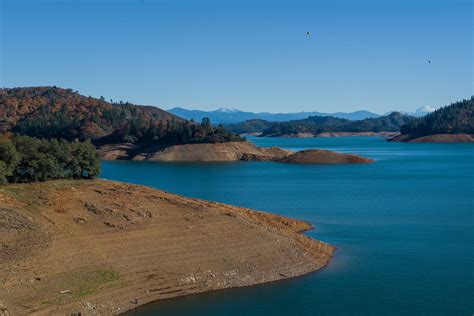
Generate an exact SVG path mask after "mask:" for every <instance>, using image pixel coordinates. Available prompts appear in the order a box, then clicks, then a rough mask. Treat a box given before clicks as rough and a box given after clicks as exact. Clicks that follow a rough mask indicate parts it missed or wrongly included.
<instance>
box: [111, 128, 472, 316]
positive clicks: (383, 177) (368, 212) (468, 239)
mask: <svg viewBox="0 0 474 316" xmlns="http://www.w3.org/2000/svg"><path fill="white" fill-rule="evenodd" d="M250 139H251V140H252V141H253V142H255V143H256V144H258V145H260V146H281V147H285V148H288V149H294V150H300V149H305V148H326V149H331V150H335V151H340V152H348V153H357V154H361V155H365V156H368V157H370V158H373V159H375V160H376V161H377V162H376V163H373V164H368V165H290V164H278V163H271V162H236V163H218V164H205V163H157V162H130V161H115V162H103V165H102V167H103V173H102V177H103V178H107V179H114V180H120V181H126V182H131V183H138V184H143V185H148V186H152V187H156V188H160V189H164V190H166V191H170V192H174V193H179V194H184V195H187V196H192V197H198V198H203V199H209V200H215V201H220V202H225V203H230V204H235V205H239V206H245V207H250V208H255V209H261V210H265V211H270V212H274V213H278V214H282V215H287V216H290V217H294V218H298V219H303V220H307V221H309V222H311V223H313V225H315V227H316V229H315V230H313V231H310V232H308V235H310V236H312V237H314V238H317V239H320V240H323V241H326V242H328V243H331V244H333V245H335V246H337V248H338V250H337V252H336V254H335V257H334V258H333V260H332V261H331V263H330V264H329V265H328V266H327V267H326V268H324V269H323V270H321V271H319V272H317V273H312V274H309V275H306V276H303V277H300V278H295V279H291V280H285V281H281V282H276V283H271V284H266V285H259V286H254V287H248V288H240V289H229V290H224V291H217V292H212V293H204V294H199V295H191V296H187V297H182V298H176V299H171V300H167V301H162V302H156V303H153V304H150V305H147V306H144V307H142V308H139V309H137V310H136V311H133V312H132V313H130V315H211V316H212V315H216V316H217V315H349V314H351V315H354V314H365V315H368V314H369V315H380V314H384V315H386V314H390V315H400V314H406V315H412V314H417V315H418V314H421V315H472V314H473V313H474V269H473V267H474V232H473V228H474V227H473V226H474V225H473V209H474V205H473V204H474V202H473V196H474V158H473V157H474V145H472V144H406V143H389V142H386V141H384V139H382V138H376V137H341V138H307V139H282V138H250Z"/></svg>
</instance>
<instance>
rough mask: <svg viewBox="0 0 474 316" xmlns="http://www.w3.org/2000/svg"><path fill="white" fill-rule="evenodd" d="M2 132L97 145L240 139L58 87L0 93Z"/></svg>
mask: <svg viewBox="0 0 474 316" xmlns="http://www.w3.org/2000/svg"><path fill="white" fill-rule="evenodd" d="M0 131H3V132H5V131H11V132H14V133H17V134H22V135H29V136H34V137H38V138H46V139H51V138H62V139H66V140H74V139H79V140H86V139H91V140H93V141H94V142H96V143H104V142H132V143H133V142H137V141H138V142H148V141H162V142H167V143H192V142H225V141H232V140H239V139H238V137H237V138H236V136H235V135H232V134H231V133H229V132H227V131H226V130H224V129H223V128H222V127H218V128H213V127H212V126H211V124H210V122H209V120H204V124H196V123H193V122H189V121H186V120H184V119H182V118H179V117H177V116H175V115H173V114H170V113H168V112H166V111H164V110H162V109H159V108H157V107H153V106H141V105H134V104H132V103H129V102H126V103H123V102H122V101H120V102H118V103H113V102H112V100H111V102H107V101H106V100H105V98H103V97H101V98H100V99H97V98H93V97H86V96H83V95H80V94H79V93H78V92H77V91H73V90H71V89H63V88H58V87H29V88H4V89H0Z"/></svg>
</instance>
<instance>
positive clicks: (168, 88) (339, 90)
mask: <svg viewBox="0 0 474 316" xmlns="http://www.w3.org/2000/svg"><path fill="white" fill-rule="evenodd" d="M0 2H1V7H0V10H1V29H0V37H1V47H0V48H1V49H0V54H1V55H0V58H1V65H0V67H1V68H0V86H3V87H15V86H34V85H57V86H61V87H67V88H73V89H75V90H79V92H80V93H82V94H84V95H92V96H101V95H103V96H104V97H106V98H107V99H113V100H117V101H118V100H123V101H127V100H128V101H131V102H134V103H138V104H150V105H156V106H160V107H163V108H171V107H174V106H181V107H185V108H197V109H215V108H218V107H235V108H239V109H241V110H248V111H269V112H294V111H325V112H331V111H354V110H358V109H367V110H371V111H375V112H378V113H384V112H386V111H389V110H394V109H397V110H414V109H416V108H417V107H420V106H425V105H429V106H432V107H439V106H442V105H445V104H449V103H451V102H453V101H456V100H459V99H462V98H467V97H470V96H471V95H472V94H474V93H473V80H472V79H473V78H472V74H473V69H474V66H473V7H472V6H473V5H472V2H471V1H470V0H462V1H461V0H449V1H448V0H446V1H441V0H429V1H428V0H411V1H407V0H399V1H395V0H385V1H383V0H379V1H368V0H365V1H355V0H354V1H347V0H346V1H339V0H334V1H329V0H325V1H297V0H291V1H290V0H288V1H270V0H267V1H265V0H254V1H232V0H228V1H226V0H222V1H208V0H207V1H204V0H203V1H197V0H195V1H184V0H174V1H151V0H136V1H135V0H130V1H66V0H64V1H59V0H58V1H23V0H15V1H13V0H0ZM307 31H310V32H311V35H310V36H307V35H306V32H307ZM428 60H431V64H429V63H428Z"/></svg>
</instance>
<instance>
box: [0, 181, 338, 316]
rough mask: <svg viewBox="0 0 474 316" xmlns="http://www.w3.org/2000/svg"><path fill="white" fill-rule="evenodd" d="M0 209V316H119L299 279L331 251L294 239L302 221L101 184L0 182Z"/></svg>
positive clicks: (305, 227)
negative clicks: (2, 314)
mask: <svg viewBox="0 0 474 316" xmlns="http://www.w3.org/2000/svg"><path fill="white" fill-rule="evenodd" d="M0 206H1V207H0V237H2V238H0V240H2V241H4V242H5V244H8V246H9V247H8V248H4V247H3V246H5V245H3V246H2V244H1V243H0V252H1V253H2V258H1V259H0V268H1V269H2V271H4V273H3V275H2V276H0V279H1V281H2V283H1V284H2V286H0V298H1V299H0V311H2V308H3V309H5V310H6V311H8V312H9V313H10V314H12V315H15V314H25V313H38V314H58V313H60V314H65V313H67V314H71V313H78V312H81V313H82V314H83V315H87V314H93V313H98V314H122V313H124V312H126V311H129V310H131V309H134V308H137V307H139V306H143V305H146V304H150V303H153V302H155V301H158V300H162V299H167V298H171V297H178V296H184V295H189V294H197V293H203V292H209V291H215V290H220V289H226V288H235V287H244V286H252V285H258V284H263V283H268V282H274V281H278V280H282V279H287V278H292V277H297V276H302V275H305V274H308V273H311V272H315V271H318V270H319V269H321V268H322V267H324V266H325V265H326V264H328V262H329V261H330V259H331V257H332V255H333V253H334V251H335V247H333V246H331V245H329V244H326V243H324V242H321V241H318V240H315V239H312V238H310V237H308V236H306V235H304V234H302V232H304V231H307V230H310V229H313V228H314V227H313V226H312V225H311V224H309V223H307V222H303V221H299V220H294V219H291V218H287V217H283V216H279V215H274V214H270V213H265V212H260V211H254V210H251V209H246V208H241V207H237V206H232V205H228V204H223V203H217V202H211V201H205V200H200V199H194V198H187V197H183V196H180V195H176V194H171V193H167V192H164V191H160V190H155V189H152V188H149V187H144V186H139V185H132V184H126V183H120V182H114V181H108V180H93V181H91V180H89V181H87V180H84V181H79V180H58V181H50V182H45V183H32V184H14V185H7V186H2V187H0ZM5 210H7V212H5ZM255 240H258V242H255ZM25 244H28V245H29V247H27V248H24V246H22V245H25Z"/></svg>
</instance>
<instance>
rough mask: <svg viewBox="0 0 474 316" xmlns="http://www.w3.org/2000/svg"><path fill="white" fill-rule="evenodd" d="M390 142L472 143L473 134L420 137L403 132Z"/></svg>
mask: <svg viewBox="0 0 474 316" xmlns="http://www.w3.org/2000/svg"><path fill="white" fill-rule="evenodd" d="M389 141H391V142H409V143H474V135H473V134H435V135H428V136H422V137H415V138H414V137H413V136H412V135H408V134H404V135H400V136H397V137H394V138H392V139H389Z"/></svg>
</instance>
